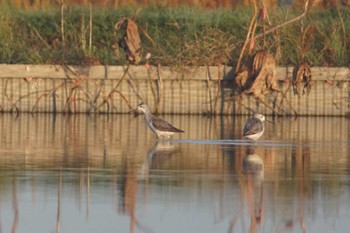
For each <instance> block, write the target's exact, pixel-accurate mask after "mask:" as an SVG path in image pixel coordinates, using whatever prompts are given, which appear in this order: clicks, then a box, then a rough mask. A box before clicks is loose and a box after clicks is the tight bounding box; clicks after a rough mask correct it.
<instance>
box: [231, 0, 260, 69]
mask: <svg viewBox="0 0 350 233" xmlns="http://www.w3.org/2000/svg"><path fill="white" fill-rule="evenodd" d="M252 1H253V6H254V13H253V16H252V18H251V20H250V23H249V28H248V32H247V36H246V39H245V41H244V44H243V47H242V50H241V53H240V54H239V58H238V62H237V65H236V69H235V72H236V73H238V71H239V69H240V67H241V62H242V58H243V54H244V51H245V49H246V47H247V44H248V41H249V39H250V38H251V37H250V35H251V32H252V29H253V28H254V23H255V22H256V15H257V11H258V10H257V5H256V0H252Z"/></svg>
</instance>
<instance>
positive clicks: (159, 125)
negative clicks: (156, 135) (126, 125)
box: [151, 116, 185, 133]
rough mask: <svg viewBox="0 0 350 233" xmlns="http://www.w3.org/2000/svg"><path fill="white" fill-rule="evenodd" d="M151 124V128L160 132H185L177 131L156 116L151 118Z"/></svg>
mask: <svg viewBox="0 0 350 233" xmlns="http://www.w3.org/2000/svg"><path fill="white" fill-rule="evenodd" d="M151 124H152V125H153V127H154V128H155V129H157V130H160V131H169V132H175V133H183V132H185V131H183V130H181V129H178V128H176V127H174V126H172V125H171V124H169V123H168V122H166V121H165V120H163V119H160V118H158V117H156V116H154V117H152V119H151Z"/></svg>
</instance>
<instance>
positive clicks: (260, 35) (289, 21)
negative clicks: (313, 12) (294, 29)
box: [255, 0, 309, 39]
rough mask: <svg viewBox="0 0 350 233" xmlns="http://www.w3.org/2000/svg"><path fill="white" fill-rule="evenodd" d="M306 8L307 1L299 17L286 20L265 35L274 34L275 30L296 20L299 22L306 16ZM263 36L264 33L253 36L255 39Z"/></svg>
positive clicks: (307, 0)
mask: <svg viewBox="0 0 350 233" xmlns="http://www.w3.org/2000/svg"><path fill="white" fill-rule="evenodd" d="M308 6H309V0H306V2H305V5H304V11H303V13H302V14H301V15H299V16H297V17H295V18H294V19H290V20H288V21H287V22H284V23H281V24H280V25H277V26H275V27H273V28H271V29H269V30H267V31H265V35H267V34H269V33H271V32H274V31H276V30H277V29H280V28H282V27H284V26H286V25H288V24H291V23H294V22H295V21H298V20H300V19H301V18H303V17H304V16H305V15H306V13H307V10H308ZM263 36H264V33H261V34H259V35H256V36H255V39H257V38H260V37H263Z"/></svg>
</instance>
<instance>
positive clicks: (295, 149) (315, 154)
mask: <svg viewBox="0 0 350 233" xmlns="http://www.w3.org/2000/svg"><path fill="white" fill-rule="evenodd" d="M164 118H166V119H167V120H169V121H170V122H172V123H173V124H174V125H176V126H178V127H179V128H181V129H184V130H185V131H186V133H184V134H181V135H177V136H175V137H174V140H171V141H159V142H156V141H155V136H154V135H153V134H151V133H150V132H149V131H148V129H147V128H146V126H145V124H144V122H143V119H142V118H140V117H138V118H134V117H132V116H129V115H111V116H107V115H94V116H88V115H74V116H64V115H57V116H53V115H25V114H22V115H20V116H19V117H15V116H13V115H2V116H0V232H84V233H85V232H146V233H148V232H162V233H163V232H201V233H204V232H346V231H347V229H349V227H350V222H349V221H348V219H349V217H350V176H349V173H350V170H349V168H350V162H349V156H350V153H349V149H350V146H349V140H350V133H349V120H348V119H346V118H297V119H292V118H277V119H275V121H274V123H273V124H272V125H267V129H266V132H265V134H264V135H263V137H262V138H261V140H260V141H259V143H258V145H257V146H256V147H251V144H250V143H248V142H247V141H244V140H242V139H241V132H242V126H243V125H244V122H245V120H246V117H236V118H235V117H222V118H207V117H201V116H164Z"/></svg>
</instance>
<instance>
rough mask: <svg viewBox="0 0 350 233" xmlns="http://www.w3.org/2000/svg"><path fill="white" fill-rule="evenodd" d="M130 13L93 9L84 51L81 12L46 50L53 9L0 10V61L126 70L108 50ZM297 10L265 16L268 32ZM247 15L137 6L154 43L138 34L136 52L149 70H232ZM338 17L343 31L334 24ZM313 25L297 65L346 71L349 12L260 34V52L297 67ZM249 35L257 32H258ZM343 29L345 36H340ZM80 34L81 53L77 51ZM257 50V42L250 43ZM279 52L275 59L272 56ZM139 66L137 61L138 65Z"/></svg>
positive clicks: (54, 22)
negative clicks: (139, 44) (147, 61)
mask: <svg viewBox="0 0 350 233" xmlns="http://www.w3.org/2000/svg"><path fill="white" fill-rule="evenodd" d="M135 12H136V9H135V8H115V9H107V8H94V9H93V28H92V30H93V36H92V48H91V53H90V52H89V49H88V40H89V33H88V32H89V31H88V30H86V32H85V33H82V25H83V24H82V18H84V27H85V28H87V27H88V25H89V9H88V8H80V7H70V8H68V9H66V10H65V45H63V44H62V43H60V42H58V43H57V44H56V45H55V46H53V45H51V44H50V41H51V40H52V39H53V38H58V39H60V38H61V31H60V9H59V8H49V9H46V10H45V11H34V10H27V11H25V10H15V9H11V8H9V7H2V8H1V10H0V63H8V64H15V63H23V64H25V63H33V64H51V63H54V64H62V63H64V64H96V63H100V64H109V65H121V64H126V60H125V57H124V53H123V51H122V50H120V51H119V54H120V56H119V57H118V58H115V56H114V52H113V49H112V45H113V44H114V43H115V42H116V41H117V38H118V37H119V36H120V35H118V34H116V31H115V30H114V24H115V23H116V22H117V21H118V20H119V19H120V18H122V17H131V16H132V15H133V14H134V13H135ZM300 13H301V12H300V11H297V10H294V9H292V8H284V9H281V8H276V9H275V10H273V11H269V18H270V21H271V25H267V26H266V27H267V29H268V28H272V27H274V26H276V25H278V24H280V23H283V22H285V21H287V20H288V19H291V18H293V17H296V16H297V15H299V14H300ZM251 14H252V9H251V8H239V9H216V10H204V9H196V8H191V7H178V8H164V9H161V10H160V9H159V8H157V7H147V8H144V9H143V10H142V11H141V12H140V14H139V15H138V17H137V18H136V22H137V24H138V25H139V26H140V27H141V28H142V29H143V30H144V31H145V32H147V34H148V35H149V36H150V37H151V38H152V41H153V42H154V44H152V43H151V41H150V40H149V39H147V37H146V36H145V35H144V34H143V33H142V32H141V31H140V34H141V39H142V49H143V52H144V53H145V52H151V53H152V59H151V63H152V64H155V65H156V64H161V65H170V66H182V65H194V66H199V65H216V64H219V63H221V64H227V65H235V64H236V62H237V59H238V56H239V53H240V50H241V46H242V42H243V41H244V39H245V36H246V33H247V27H248V24H249V20H250V17H251ZM340 17H342V19H343V22H344V25H343V24H342V23H341V20H340ZM310 24H312V25H313V27H312V28H313V29H312V30H311V33H310V34H309V36H310V38H311V39H310V44H309V49H308V50H307V51H306V53H305V60H306V61H307V62H309V63H310V64H311V65H313V66H324V65H328V66H348V65H349V64H350V51H349V48H348V47H349V45H350V37H349V33H348V31H347V30H349V28H350V9H346V10H343V11H341V12H340V14H339V13H338V12H337V11H336V10H328V11H313V12H309V13H308V15H307V16H306V17H305V18H303V19H302V20H300V21H297V22H295V23H293V24H290V25H288V26H286V27H283V28H281V29H279V30H278V31H276V32H274V33H271V34H269V35H267V37H266V41H267V48H268V50H269V51H270V52H271V53H272V54H274V55H276V59H277V63H278V65H291V64H295V63H297V62H299V61H300V59H301V49H300V46H301V45H300V43H299V41H300V38H301V35H302V29H303V28H305V27H306V26H307V25H310ZM260 25H261V22H259V26H258V28H257V31H256V34H259V33H261V32H262V29H261V27H260ZM344 30H345V34H344ZM83 34H85V43H86V47H85V48H83V47H82V40H83V37H82V35H83ZM256 45H257V47H256V48H257V49H258V48H261V47H262V39H261V38H260V39H257V40H256ZM278 54H279V56H277V55H278ZM142 62H144V61H142Z"/></svg>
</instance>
